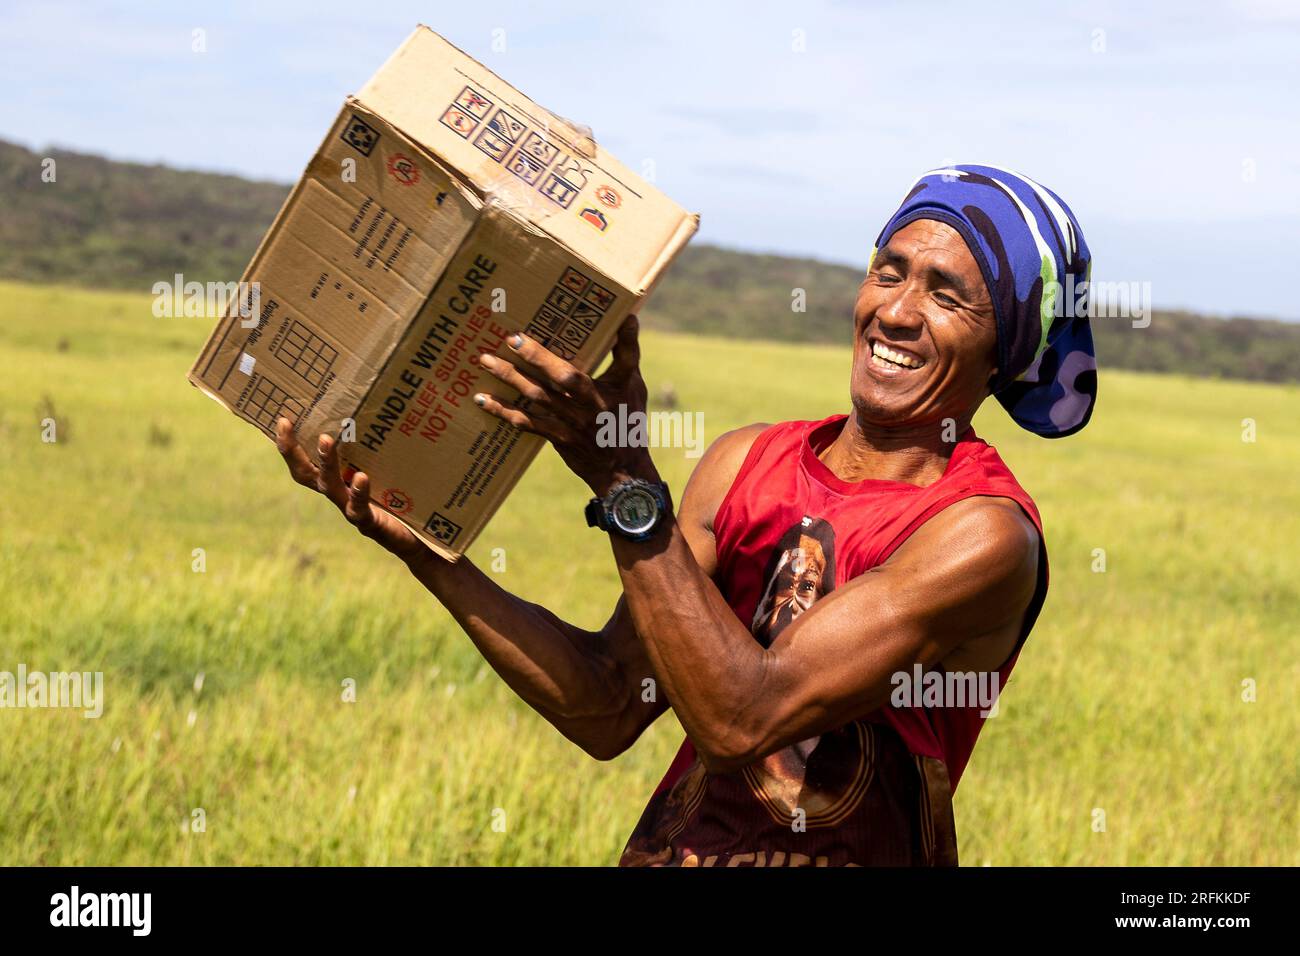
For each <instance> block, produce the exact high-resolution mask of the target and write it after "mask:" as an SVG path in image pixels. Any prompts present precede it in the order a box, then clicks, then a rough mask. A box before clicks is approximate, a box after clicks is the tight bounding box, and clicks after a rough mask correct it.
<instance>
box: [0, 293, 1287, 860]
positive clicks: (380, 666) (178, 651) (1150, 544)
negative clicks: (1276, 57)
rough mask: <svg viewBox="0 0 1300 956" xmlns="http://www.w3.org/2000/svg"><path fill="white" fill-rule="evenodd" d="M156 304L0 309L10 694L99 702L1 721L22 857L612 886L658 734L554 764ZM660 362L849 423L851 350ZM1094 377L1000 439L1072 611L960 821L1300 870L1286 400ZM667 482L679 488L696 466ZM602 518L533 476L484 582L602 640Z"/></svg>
mask: <svg viewBox="0 0 1300 956" xmlns="http://www.w3.org/2000/svg"><path fill="white" fill-rule="evenodd" d="M149 304H150V303H149V299H148V298H147V297H146V296H139V295H126V294H107V293H88V292H74V291H66V290H60V289H48V288H36V287H30V286H23V285H16V284H0V369H2V370H3V374H2V375H0V441H2V443H3V448H4V455H3V458H2V459H0V460H2V461H3V464H2V465H0V468H2V469H3V471H2V477H3V484H2V487H3V489H4V497H5V499H6V501H5V504H4V505H3V507H0V595H2V597H0V670H8V671H15V670H16V668H17V666H18V664H19V663H25V664H26V665H27V667H28V669H29V670H46V671H49V670H76V671H87V670H88V671H96V670H99V671H103V672H104V682H105V683H104V697H105V710H104V714H103V716H102V717H100V718H99V719H97V720H95V719H85V718H83V717H82V716H81V715H80V712H74V711H67V710H49V709H46V710H35V709H26V710H17V709H5V710H0V864H398V863H416V864H424V863H427V864H609V863H612V862H613V861H615V860H616V859H617V854H618V852H619V850H620V849H621V847H622V844H623V841H624V839H625V838H626V836H627V833H628V831H629V830H630V828H631V826H632V824H633V823H634V822H635V820H636V817H637V815H638V814H639V813H640V810H641V808H642V806H643V805H644V802H645V800H646V798H647V796H648V795H649V793H650V791H651V789H652V788H653V786H654V784H655V783H656V782H657V780H658V779H659V777H660V776H661V775H662V773H663V771H664V769H665V768H666V767H667V764H668V762H669V760H670V758H671V756H672V753H673V752H674V750H675V748H676V746H677V744H678V743H679V741H680V739H681V730H680V728H679V726H678V725H677V724H676V722H675V721H674V719H673V718H672V716H671V715H669V716H667V717H665V718H664V719H663V720H661V721H660V722H659V724H657V725H656V726H654V727H652V728H651V729H650V731H648V732H647V734H646V735H645V737H643V739H642V740H641V741H640V742H639V743H638V744H637V745H636V746H635V747H634V748H633V749H632V750H631V751H630V752H628V753H627V754H625V755H624V756H622V757H621V758H619V759H618V760H616V761H613V762H609V763H597V762H595V761H592V760H590V759H589V758H587V757H586V756H585V755H583V754H582V753H581V752H580V751H579V750H577V749H576V748H575V747H573V746H572V745H570V744H568V743H567V742H566V741H564V740H563V738H561V737H560V736H559V735H558V734H557V733H556V732H554V731H553V730H552V729H551V728H550V727H549V725H547V724H546V723H545V722H543V721H542V720H541V718H539V717H536V716H535V715H533V713H532V712H531V711H530V710H529V709H528V708H527V707H526V706H525V705H524V704H522V703H520V702H519V701H517V700H515V699H514V698H513V697H512V695H511V693H510V692H509V691H508V690H507V689H506V688H505V687H504V685H503V684H501V682H500V681H499V680H498V679H497V678H496V676H495V675H494V674H493V673H492V672H491V671H490V670H489V669H488V668H487V666H486V665H485V664H483V663H482V661H481V660H480V659H479V658H478V657H477V655H476V653H475V651H474V649H473V647H472V646H471V645H470V643H469V641H468V639H467V638H465V637H464V635H462V634H461V633H460V632H459V630H458V628H457V627H456V626H455V624H454V623H453V622H452V621H451V619H450V618H449V616H448V615H447V614H446V613H445V612H444V611H442V610H441V608H440V607H439V606H438V605H437V604H436V603H435V602H434V601H433V600H432V598H430V597H429V596H428V595H427V594H426V593H425V592H424V591H423V590H422V589H421V588H420V586H419V585H418V584H416V583H415V582H414V581H413V580H412V579H410V578H409V577H408V576H407V574H406V572H405V570H404V569H403V568H402V567H401V566H400V565H398V564H397V563H396V562H395V561H394V560H393V559H391V558H389V557H388V556H387V555H385V554H383V553H382V552H380V551H379V550H378V549H376V548H375V547H374V546H373V545H371V544H370V543H369V542H367V541H364V540H362V539H361V538H359V537H358V536H357V535H356V534H355V532H354V531H353V530H352V529H351V528H350V527H348V526H347V525H346V524H345V523H344V522H343V521H342V520H341V519H340V518H339V517H338V516H337V514H336V513H334V512H333V511H332V510H331V509H330V508H329V507H328V506H327V505H326V503H325V502H324V501H323V500H321V499H319V498H317V497H315V496H313V495H311V494H309V493H308V492H306V491H305V490H303V489H301V488H298V487H297V486H295V485H293V484H291V483H290V482H289V480H288V478H287V476H286V475H285V474H283V473H282V465H281V462H280V460H279V458H278V456H277V455H276V454H275V452H274V449H273V447H272V446H271V444H270V443H269V442H268V441H266V439H264V438H263V437H262V436H260V435H259V434H257V433H256V432H255V431H254V430H253V429H251V428H250V427H248V426H247V425H245V424H243V423H241V422H239V421H237V420H236V419H235V418H234V417H233V416H231V415H230V414H229V413H227V412H225V411H223V410H222V409H221V408H219V407H218V406H217V405H216V404H214V403H213V402H211V401H210V400H208V399H207V398H205V397H204V396H202V395H201V394H200V393H199V392H197V391H196V390H195V389H193V388H191V387H190V386H189V385H188V384H187V383H186V381H185V372H186V370H187V368H188V367H189V363H190V361H191V360H192V358H193V356H194V355H195V354H196V353H197V350H198V348H199V346H200V344H201V343H202V341H203V339H204V338H205V336H206V334H207V332H208V330H209V327H210V325H211V323H210V322H209V321H207V320H200V319H193V318H190V319H182V318H176V319H157V318H154V317H153V316H152V315H151V314H150V309H149ZM644 338H645V341H644V352H645V368H646V378H647V380H648V381H649V382H650V384H651V390H652V393H653V392H654V390H655V389H656V388H657V387H658V386H662V385H664V384H666V383H671V384H672V386H673V388H674V389H675V390H676V392H677V395H678V397H679V403H680V407H682V408H684V409H687V410H690V411H695V410H701V411H703V412H704V415H705V425H706V428H707V432H708V437H709V438H712V437H715V436H716V435H718V434H720V433H721V432H722V431H724V430H726V429H729V428H732V427H734V426H736V425H739V424H743V423H746V422H751V421H759V420H768V421H778V420H782V419H790V418H813V417H821V416H824V415H827V414H830V413H831V412H834V411H840V410H844V409H845V407H846V383H847V375H848V368H849V365H848V351H847V349H833V348H793V347H790V346H784V345H780V346H778V345H769V344H761V343H759V344H755V343H739V344H735V343H730V342H726V341H719V340H707V339H696V338H688V337H682V336H669V335H665V334H654V333H653V331H649V332H647V333H646V334H645V337H644ZM1104 359H1105V357H1104V356H1102V361H1103V372H1102V380H1101V399H1100V402H1099V405H1098V409H1097V413H1096V415H1095V417H1094V419H1093V423H1092V425H1091V426H1090V427H1089V428H1088V429H1087V430H1085V431H1084V432H1083V433H1081V434H1080V435H1079V436H1077V437H1075V438H1071V439H1067V440H1065V441H1062V442H1055V443H1053V442H1047V441H1043V440H1041V439H1038V438H1035V437H1033V436H1030V435H1028V434H1026V433H1021V432H1018V430H1017V429H1016V428H1015V427H1014V426H1013V425H1012V424H1011V422H1010V420H1009V419H1007V418H1006V417H1005V415H1004V414H1003V413H1002V411H1001V409H1000V408H999V407H997V406H996V405H995V404H994V403H990V404H989V406H988V407H987V408H986V409H985V411H984V412H983V413H982V414H981V417H980V418H979V419H978V420H977V422H976V427H977V429H978V430H979V432H980V434H981V435H982V436H983V437H985V438H987V439H988V440H990V441H992V442H993V443H994V444H996V445H997V446H998V448H999V450H1000V451H1001V452H1002V454H1003V457H1004V458H1005V459H1006V460H1007V462H1008V463H1009V464H1010V465H1011V467H1012V468H1013V470H1014V471H1015V472H1016V475H1017V477H1018V478H1019V479H1020V481H1021V483H1022V484H1024V485H1025V487H1026V488H1027V489H1028V490H1029V491H1030V493H1031V494H1032V495H1034V497H1035V499H1036V500H1037V502H1038V504H1039V506H1040V508H1041V510H1042V513H1043V517H1044V521H1045V524H1046V528H1047V535H1048V547H1049V552H1050V556H1051V569H1052V587H1051V591H1050V593H1049V596H1048V600H1047V605H1046V607H1045V609H1044V611H1043V615H1042V618H1041V619H1040V621H1039V624H1038V626H1037V627H1036V629H1035V631H1034V633H1033V635H1032V636H1031V638H1030V639H1029V643H1028V644H1027V645H1026V649H1025V652H1024V654H1023V655H1022V657H1021V660H1020V663H1019V665H1018V667H1017V669H1016V673H1015V675H1014V676H1013V677H1012V679H1011V682H1010V684H1009V686H1008V688H1007V690H1006V692H1005V694H1004V696H1003V698H1002V701H1001V708H1000V709H1001V713H1000V716H999V717H997V718H996V719H994V720H993V721H991V722H990V725H989V726H988V727H986V728H985V730H984V732H983V735H982V737H981V739H980V743H979V745H978V747H977V748H976V750H975V754H974V757H973V758H972V761H971V765H970V768H969V770H968V771H967V774H966V776H965V777H964V778H963V780H962V784H961V787H960V789H959V791H958V793H957V801H956V802H957V830H958V837H959V841H960V844H961V853H962V859H963V862H964V863H966V864H976V865H977V864H982V863H992V864H1123V863H1127V864H1290V865H1295V864H1300V814H1298V812H1297V803H1298V802H1300V757H1298V756H1297V755H1298V754H1300V746H1298V745H1297V740H1300V706H1297V704H1298V700H1297V687H1298V686H1300V653H1297V652H1298V651H1300V630H1298V625H1297V621H1298V620H1300V594H1298V592H1297V588H1298V586H1300V585H1298V583H1297V582H1300V543H1298V542H1300V480H1297V477H1296V474H1297V466H1298V465H1300V451H1298V449H1300V389H1297V388H1295V387H1281V386H1260V385H1246V384H1236V383H1228V382H1212V381H1198V380H1191V379H1183V378H1176V377H1165V376H1145V375H1137V374H1124V373H1113V374H1110V373H1107V372H1105V371H1104ZM48 416H52V417H54V418H55V419H56V421H57V422H58V429H59V440H58V441H57V442H56V443H53V444H48V443H44V442H42V440H41V428H40V422H41V420H42V419H43V418H46V417H48ZM1246 418H1250V419H1254V421H1255V422H1256V427H1257V440H1256V441H1255V442H1253V443H1252V442H1244V441H1243V440H1242V420H1243V419H1246ZM656 460H657V461H658V462H659V465H660V468H661V470H662V471H663V472H664V473H665V477H666V478H667V479H668V481H669V482H670V483H671V484H672V485H673V486H674V487H676V488H680V487H682V484H683V482H684V480H685V478H686V476H687V474H688V473H689V470H690V467H691V464H692V462H691V461H690V460H688V459H686V458H684V457H683V455H682V453H681V452H680V451H670V450H662V451H660V452H658V453H657V456H656ZM585 497H586V495H585V489H584V488H583V487H582V486H581V484H580V483H579V482H578V480H577V479H575V478H573V477H571V476H569V475H568V474H567V472H565V470H564V469H563V467H562V466H561V464H560V462H559V459H558V458H557V457H556V456H555V455H554V453H553V452H550V451H549V450H548V451H545V452H543V455H542V456H541V457H540V458H539V460H538V462H537V464H536V465H535V466H534V468H533V470H532V471H530V472H529V474H528V475H527V477H526V478H525V480H524V482H523V483H522V484H521V485H520V487H519V489H518V490H517V491H516V493H515V494H514V495H513V496H512V497H511V499H510V500H509V502H508V503H507V505H506V507H505V508H504V509H503V510H502V512H501V513H499V515H498V516H497V518H496V519H495V520H494V522H493V523H492V525H491V526H490V527H489V528H488V530H487V532H486V533H485V534H484V535H483V537H482V538H481V539H480V540H479V542H478V544H477V545H476V546H475V548H474V550H473V551H472V552H471V555H472V556H477V557H478V558H479V559H480V560H481V561H483V563H484V564H485V565H486V564H487V563H488V561H489V556H490V553H491V551H492V549H494V548H498V547H501V548H504V549H505V555H506V569H505V571H504V572H502V573H501V575H500V577H501V579H502V583H503V584H504V585H505V586H506V587H507V588H511V589H514V590H517V591H518V592H519V593H522V594H523V595H524V596H526V597H529V598H531V599H534V600H542V601H544V602H545V603H547V604H548V605H550V606H551V607H553V608H555V609H557V610H558V611H560V612H561V613H562V614H564V615H565V616H567V617H568V618H569V619H570V620H573V621H575V622H576V623H579V624H582V625H585V626H591V627H595V626H598V625H599V624H600V623H602V622H603V620H604V618H605V616H606V614H607V612H608V610H609V608H611V607H612V605H613V602H614V600H615V597H616V595H617V577H616V574H615V572H614V570H613V565H612V562H611V561H610V559H609V556H608V550H607V546H606V545H605V544H604V542H603V541H602V539H601V536H599V535H597V534H595V533H593V532H591V531H590V530H588V529H587V528H585V527H584V526H583V522H582V520H581V507H582V503H583V501H584V500H585ZM195 548H203V549H204V551H205V553H206V571H205V572H203V573H195V572H194V571H193V570H191V564H192V560H193V559H192V556H191V555H192V552H193V549H195ZM1098 548H1100V549H1104V551H1105V562H1106V570H1105V571H1104V572H1101V573H1099V572H1097V571H1094V566H1095V563H1096V560H1097V559H1096V557H1095V555H1094V549H1098ZM200 674H201V675H202V677H201V679H199V678H198V675H200ZM349 678H350V679H352V680H354V681H355V682H356V701H355V703H346V702H344V701H343V700H342V699H341V695H342V684H343V682H344V681H345V679H349ZM1248 679H1249V680H1252V681H1254V683H1255V686H1256V688H1257V700H1255V701H1254V702H1246V701H1243V699H1242V693H1243V681H1246V680H1248ZM196 809H201V810H202V811H203V815H204V819H205V821H206V827H205V829H203V830H202V831H201V832H195V830H194V827H193V826H192V825H191V821H192V820H193V819H194V816H193V813H194V811H195V810H196ZM1097 810H1101V811H1103V812H1104V814H1105V829H1104V832H1097V830H1096V823H1095V821H1097V820H1099V819H1100V817H1098V816H1097V814H1096V812H1095V811H1097ZM494 811H502V812H503V814H504V821H505V830H504V832H499V831H498V830H496V829H494V828H493V826H492V823H493V820H494ZM501 818H502V815H501V813H498V814H497V816H496V819H501Z"/></svg>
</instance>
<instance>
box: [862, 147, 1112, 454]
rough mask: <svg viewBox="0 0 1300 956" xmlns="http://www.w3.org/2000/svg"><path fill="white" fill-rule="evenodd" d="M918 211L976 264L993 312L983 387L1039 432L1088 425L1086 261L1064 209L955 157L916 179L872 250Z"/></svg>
mask: <svg viewBox="0 0 1300 956" xmlns="http://www.w3.org/2000/svg"><path fill="white" fill-rule="evenodd" d="M918 219H935V220H938V221H939V222H943V223H947V224H948V225H950V226H952V227H953V228H954V229H956V230H957V231H958V232H959V233H960V234H961V236H962V238H963V239H965V240H966V245H967V246H968V247H969V248H970V251H971V254H972V255H973V256H974V257H975V261H976V262H977V263H979V267H980V271H981V272H982V273H983V274H984V284H985V285H986V286H988V290H989V295H990V296H991V297H992V299H993V311H994V314H995V315H996V317H997V329H998V375H997V377H996V379H995V380H994V382H993V393H994V394H995V395H996V396H997V399H998V401H999V402H1001V403H1002V406H1003V407H1004V408H1005V409H1006V410H1007V411H1008V412H1010V413H1011V417H1012V418H1014V419H1015V420H1016V422H1017V423H1018V424H1019V425H1020V426H1021V427H1023V428H1027V429H1029V431H1031V432H1034V433H1035V434H1038V435H1042V436H1044V437H1045V438H1061V437H1064V436H1065V435H1072V434H1074V433H1075V432H1077V431H1078V430H1079V429H1081V428H1082V427H1083V426H1084V425H1086V424H1088V419H1089V417H1090V416H1091V415H1092V407H1093V405H1094V404H1095V403H1096V401H1097V360H1096V357H1095V355H1094V353H1093V347H1092V329H1091V327H1090V326H1089V324H1088V306H1087V301H1088V300H1087V283H1088V280H1089V279H1090V278H1091V271H1092V259H1091V256H1090V255H1089V253H1088V244H1087V243H1086V242H1084V241H1083V232H1082V230H1080V228H1079V223H1078V221H1077V220H1076V219H1075V218H1074V213H1072V212H1070V209H1069V207H1068V206H1066V205H1065V203H1064V202H1062V201H1061V198H1060V197H1059V196H1057V195H1056V194H1055V193H1054V192H1052V191H1051V190H1050V189H1046V188H1044V187H1043V186H1040V185H1038V183H1036V182H1034V181H1033V180H1032V179H1029V178H1027V177H1025V176H1021V175H1019V174H1018V173H1013V172H1011V171H1010V170H1006V169H999V168H998V167H996V166H965V165H963V166H950V167H946V168H944V169H935V170H932V171H930V172H928V173H926V174H925V175H924V176H922V177H921V178H920V179H918V180H917V181H916V185H914V186H913V187H912V191H911V192H909V193H908V194H907V198H905V199H904V200H903V204H902V205H901V206H900V207H899V208H898V211H897V212H896V213H894V215H893V217H892V218H890V220H889V222H887V223H886V224H885V228H884V229H883V230H881V233H880V237H879V238H878V239H877V240H876V249H879V248H881V247H883V246H884V245H885V243H887V242H888V241H889V238H890V236H892V235H893V234H894V233H895V232H897V231H898V230H899V229H901V228H902V227H903V226H905V225H907V224H908V223H911V222H915V221H916V220H918ZM874 255H875V249H873V250H872V256H873V257H874Z"/></svg>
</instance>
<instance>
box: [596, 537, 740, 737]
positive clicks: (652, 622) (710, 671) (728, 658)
mask: <svg viewBox="0 0 1300 956" xmlns="http://www.w3.org/2000/svg"><path fill="white" fill-rule="evenodd" d="M611 540H612V542H613V548H614V556H615V560H616V561H617V563H618V568H619V574H620V576H621V577H622V579H623V592H624V595H625V597H626V600H627V604H628V608H629V610H630V611H631V614H632V620H633V623H634V624H635V626H636V633H637V635H638V637H639V638H640V639H641V642H642V644H643V645H644V647H645V650H646V653H647V656H648V657H649V659H650V662H651V664H652V665H653V666H654V669H655V672H656V673H657V674H658V675H659V678H660V680H661V681H662V682H663V683H664V685H665V687H664V692H665V693H666V694H667V696H668V698H669V699H670V700H671V701H672V702H673V712H674V713H675V714H676V715H677V718H678V719H679V720H680V721H681V723H682V726H683V727H684V728H685V729H686V732H687V734H688V735H689V736H690V737H691V739H692V741H694V742H695V744H696V749H697V750H699V751H700V752H701V756H702V757H703V758H705V759H706V761H707V759H708V757H709V756H710V755H713V756H716V757H717V758H718V760H720V761H724V760H726V759H727V756H728V755H729V754H730V753H731V752H732V751H737V750H739V749H741V748H742V746H743V742H744V737H743V734H741V733H739V732H738V731H740V729H741V728H740V727H739V725H738V722H737V719H736V718H737V716H738V714H739V713H740V711H741V710H742V709H743V708H744V706H745V705H746V703H747V702H748V701H751V700H752V699H753V698H754V696H755V695H756V694H757V693H758V690H759V687H760V686H761V683H762V674H763V669H764V666H765V662H764V656H765V655H764V650H763V648H762V647H761V646H760V645H759V644H758V643H757V642H756V641H755V640H754V639H753V637H752V636H751V635H750V633H749V631H747V630H746V629H745V627H744V625H743V624H741V622H740V621H739V619H738V618H737V617H736V615H735V612H733V611H732V609H731V607H730V606H729V605H728V604H727V602H726V600H725V599H724V598H723V597H722V594H721V592H720V591H719V590H718V588H717V586H716V585H715V584H714V583H713V581H712V580H711V579H710V578H709V577H708V575H706V574H705V573H704V571H703V570H702V569H701V568H700V566H699V564H698V563H697V562H696V560H695V556H694V555H693V554H692V552H691V549H690V546H689V545H688V544H687V542H686V539H685V537H684V535H683V534H682V531H681V528H680V526H679V525H678V524H677V522H676V521H675V520H672V519H670V520H669V521H668V522H667V524H666V526H665V527H664V528H662V529H660V531H659V532H658V533H657V534H656V535H655V537H654V538H652V539H651V540H650V541H646V542H640V543H636V542H631V541H627V540H624V539H622V538H620V537H618V536H617V535H611Z"/></svg>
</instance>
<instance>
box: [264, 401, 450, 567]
mask: <svg viewBox="0 0 1300 956" xmlns="http://www.w3.org/2000/svg"><path fill="white" fill-rule="evenodd" d="M275 446H276V448H278V449H279V450H280V455H281V456H282V457H283V458H284V462H285V464H286V465H288V466H289V474H290V475H292V476H293V480H294V481H296V482H298V484H300V485H302V486H303V487H305V488H310V489H312V491H318V492H320V493H321V494H322V495H324V496H325V497H326V498H328V499H329V500H330V501H332V502H333V503H334V505H335V506H336V507H337V508H338V509H339V511H341V512H343V516H344V517H345V518H347V519H348V521H349V522H351V524H352V525H353V526H354V527H355V528H356V529H357V530H358V531H360V532H361V533H362V534H364V535H365V536H366V537H367V538H371V539H372V540H374V541H377V542H378V543H379V544H380V545H382V546H383V547H384V548H386V549H387V550H389V551H391V552H392V553H393V554H395V555H397V556H398V557H399V558H401V559H402V560H403V561H406V562H407V563H408V564H409V563H410V562H411V561H413V560H415V559H416V558H420V557H423V556H424V555H425V554H428V553H429V549H428V547H427V546H426V545H425V544H424V542H423V541H421V540H420V539H419V538H417V537H416V536H415V535H414V534H412V533H411V532H410V530H409V529H408V528H407V527H406V526H405V525H404V524H402V523H401V522H400V521H398V520H397V519H396V518H394V517H393V516H392V515H390V514H389V513H388V512H386V511H384V510H383V509H382V508H379V507H377V506H376V505H374V504H373V503H371V501H370V478H369V477H368V476H367V475H366V474H365V472H361V471H359V472H357V473H356V474H355V475H353V476H352V481H351V482H350V483H349V482H347V481H345V480H344V478H343V471H342V464H341V463H340V461H339V456H338V443H337V442H336V441H335V440H334V439H333V438H331V437H329V436H328V435H322V436H321V437H320V444H319V445H318V446H317V448H318V450H319V451H320V461H321V463H320V467H319V468H318V467H317V466H316V465H315V464H314V463H313V462H312V460H311V458H310V457H308V455H307V453H306V452H305V451H303V450H302V446H301V445H299V444H298V439H297V438H295V437H294V434H293V423H292V422H290V421H289V419H287V418H281V419H280V420H279V421H277V422H276V426H275Z"/></svg>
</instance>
